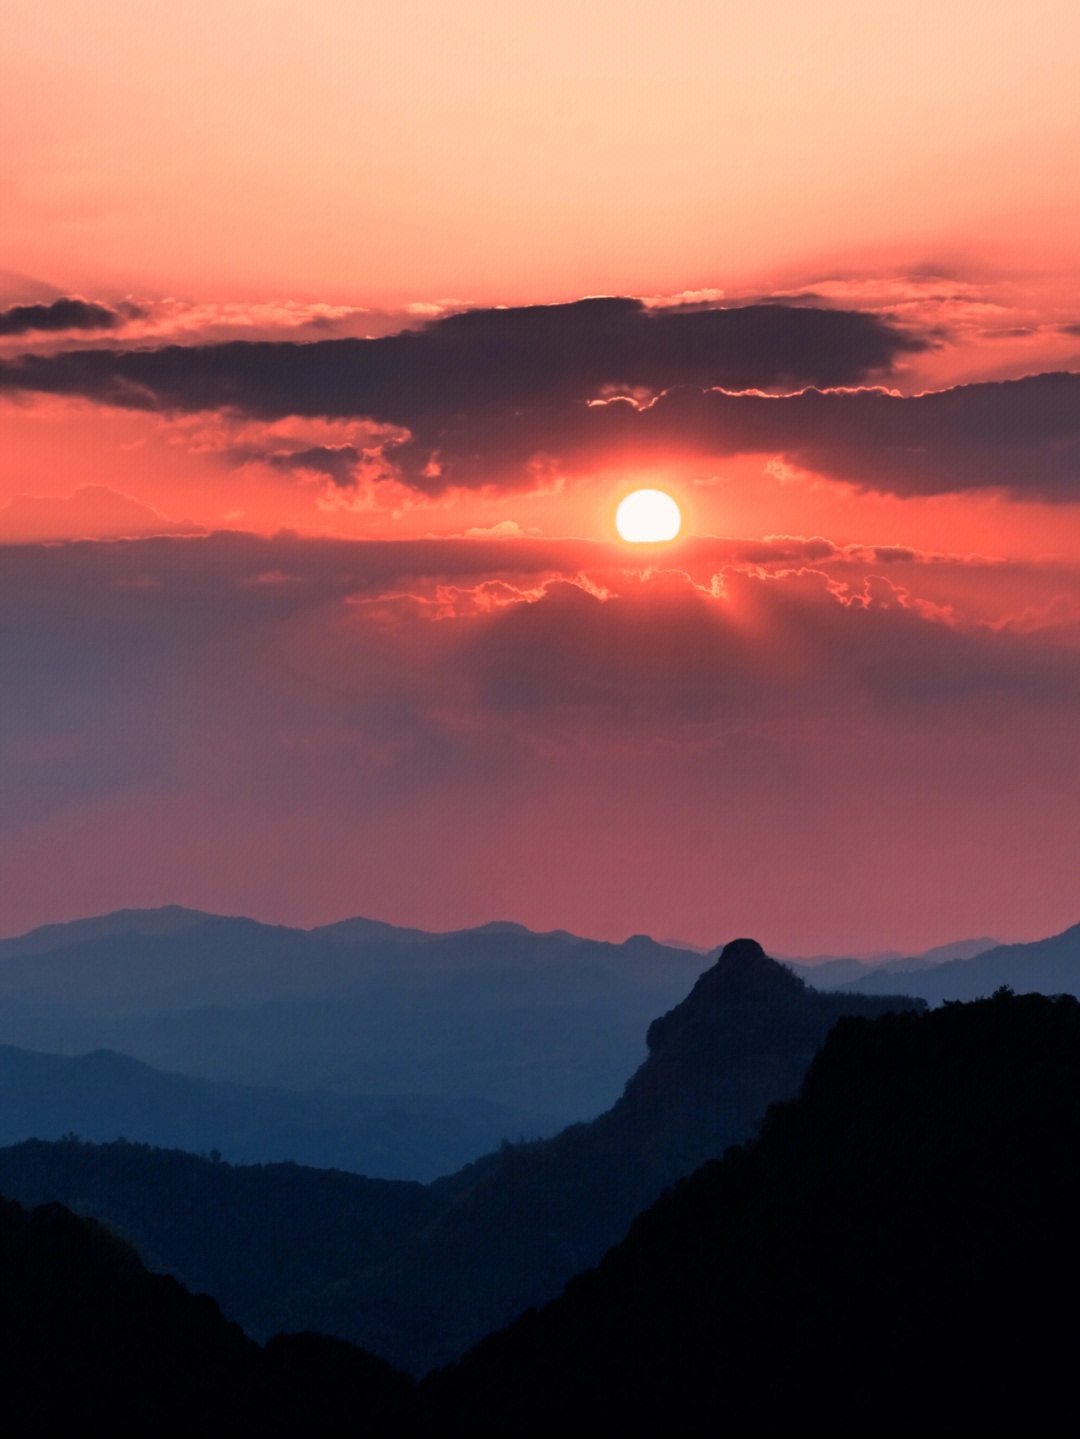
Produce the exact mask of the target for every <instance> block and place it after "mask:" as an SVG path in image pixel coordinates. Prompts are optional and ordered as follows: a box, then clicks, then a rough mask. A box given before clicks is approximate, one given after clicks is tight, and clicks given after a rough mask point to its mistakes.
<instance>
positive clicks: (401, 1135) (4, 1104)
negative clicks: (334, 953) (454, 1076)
mask: <svg viewBox="0 0 1080 1439" xmlns="http://www.w3.org/2000/svg"><path fill="white" fill-rule="evenodd" d="M556 1128H558V1125H556V1124H555V1123H554V1122H553V1121H550V1120H549V1121H544V1120H542V1119H540V1118H538V1117H537V1116H535V1115H532V1114H525V1113H523V1112H521V1111H517V1110H513V1109H510V1108H508V1107H507V1106H505V1105H500V1104H496V1103H494V1102H493V1101H491V1100H482V1099H477V1100H470V1099H439V1098H436V1097H434V1096H430V1095H389V1096H383V1095H353V1094H333V1093H326V1092H321V1093H320V1092H318V1091H299V1092H290V1091H287V1090H281V1089H268V1088H258V1087H255V1086H252V1085H242V1084H228V1083H225V1082H224V1081H220V1080H209V1079H192V1078H190V1077H189V1076H187V1075H182V1074H169V1073H165V1072H162V1071H161V1070H158V1069H154V1068H152V1067H151V1066H150V1065H147V1064H142V1063H141V1062H140V1061H139V1060H136V1059H131V1058H130V1057H129V1056H127V1055H123V1054H115V1053H113V1052H112V1051H111V1050H97V1051H95V1052H94V1053H92V1054H84V1055H76V1056H68V1055H59V1054H41V1053H38V1052H37V1051H32V1050H25V1049H16V1048H13V1047H12V1046H10V1045H0V1144H15V1143H17V1142H18V1141H20V1140H23V1139H60V1138H62V1137H64V1136H66V1135H69V1134H74V1135H77V1136H78V1137H79V1138H80V1139H85V1140H96V1141H98V1142H104V1141H109V1140H113V1139H116V1138H119V1137H123V1138H125V1139H129V1140H133V1141H137V1142H142V1143H148V1144H155V1145H158V1146H161V1147H163V1148H176V1149H187V1150H193V1151H194V1152H196V1153H203V1154H207V1153H210V1152H211V1151H216V1152H217V1153H218V1154H220V1155H221V1156H222V1157H223V1158H225V1159H227V1160H230V1161H231V1162H233V1163H238V1164H264V1163H272V1162H274V1161H281V1160H292V1161H294V1162H295V1163H298V1164H307V1165H312V1166H314V1167H317V1168H322V1169H351V1170H354V1171H356V1172H357V1173H360V1172H362V1173H364V1174H367V1175H369V1176H371V1177H372V1178H379V1179H419V1180H423V1181H425V1182H426V1181H428V1180H431V1179H435V1178H437V1177H438V1176H439V1175H443V1174H449V1173H452V1172H453V1171H454V1170H456V1169H460V1168H461V1166H462V1165H463V1164H466V1163H468V1162H469V1160H471V1159H473V1158H475V1156H476V1155H477V1154H483V1153H485V1152H486V1151H487V1150H490V1149H492V1148H494V1147H495V1146H496V1145H498V1144H499V1143H500V1142H501V1141H502V1140H504V1139H508V1138H515V1139H517V1138H521V1137H523V1136H527V1135H531V1136H533V1137H535V1136H536V1135H537V1134H538V1133H545V1132H550V1131H551V1130H553V1129H556Z"/></svg>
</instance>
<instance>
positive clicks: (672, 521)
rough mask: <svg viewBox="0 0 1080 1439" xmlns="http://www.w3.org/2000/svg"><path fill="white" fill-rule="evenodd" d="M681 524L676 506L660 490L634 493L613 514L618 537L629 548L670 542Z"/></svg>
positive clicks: (669, 497)
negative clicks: (624, 541)
mask: <svg viewBox="0 0 1080 1439" xmlns="http://www.w3.org/2000/svg"><path fill="white" fill-rule="evenodd" d="M681 525H682V515H681V514H680V513H679V507H678V505H677V504H676V503H675V501H674V500H673V499H672V498H671V496H670V495H666V494H665V493H664V491H663V490H635V491H634V492H633V494H630V495H627V496H626V498H625V499H624V500H622V501H621V502H620V504H619V508H618V509H617V510H616V511H615V528H616V529H617V530H618V532H619V538H620V539H623V540H626V541H627V543H628V544H631V545H655V544H659V543H661V542H663V541H664V540H673V539H674V538H675V536H676V535H677V534H678V533H679V529H680V527H681Z"/></svg>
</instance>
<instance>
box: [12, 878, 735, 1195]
mask: <svg viewBox="0 0 1080 1439" xmlns="http://www.w3.org/2000/svg"><path fill="white" fill-rule="evenodd" d="M706 963H707V961H706V960H705V959H704V958H703V957H702V956H701V955H700V954H698V953H690V952H686V951H681V950H677V949H671V948H668V947H665V946H663V945H658V944H656V943H655V942H654V941H653V940H651V939H648V938H647V937H645V936H634V937H632V938H630V939H628V940H627V941H626V942H625V943H623V944H608V943H601V942H599V941H594V940H588V939H580V938H578V937H576V936H574V935H570V934H566V933H564V932H561V931H556V932H554V933H551V934H533V933H531V932H530V931H529V930H526V929H524V928H522V927H521V926H519V925H513V924H500V923H496V924H491V925H485V926H482V927H480V928H478V929H474V930H465V931H461V932H457V933H450V934H435V935H432V934H426V933H424V932H422V931H418V930H406V929H395V928H394V927H392V926H390V925H385V924H381V923H379V922H376V921H372V920H365V919H352V920H345V921H342V922H340V923H337V924H332V925H326V926H323V927H321V928H319V929H314V930H298V929H289V928H285V927H283V926H277V925H264V924H259V923H257V922H255V921H254V920H249V919H243V918H227V917H220V916H213V915H206V914H201V913H199V912H197V911H192V910H185V909H181V908H178V907H171V908H167V909H161V910H149V911H145V910H144V911H138V910H136V911H122V912H120V913H117V914H113V915H105V916H101V917H99V918H95V919H91V920H84V921H77V922H74V923H72V924H66V925H50V926H47V927H45V928H44V929H39V930H35V931H32V932H31V933H29V934H26V935H22V936H19V937H18V938H15V939H8V940H4V941H0V1043H6V1044H9V1045H12V1046H16V1047H18V1048H21V1049H31V1050H38V1051H44V1052H47V1053H54V1054H66V1055H77V1054H83V1053H86V1052H88V1051H94V1050H99V1049H110V1050H114V1051H117V1052H118V1053H121V1054H124V1055H128V1056H130V1057H131V1058H134V1059H138V1060H141V1061H142V1062H143V1063H145V1064H149V1065H152V1066H154V1067H155V1068H159V1069H163V1070H166V1071H171V1072H174V1073H177V1074H184V1075H188V1076H191V1077H194V1078H202V1079H211V1080H218V1081H224V1082H229V1083H233V1084H246V1085H253V1086H258V1087H267V1086H269V1087H272V1088H276V1089H285V1090H290V1091H297V1090H321V1091H328V1092H334V1093H340V1094H353V1095H361V1096H365V1097H371V1096H386V1095H409V1096H413V1097H414V1099H415V1097H417V1096H423V1095H430V1096H434V1097H435V1098H436V1099H437V1100H438V1102H439V1103H440V1104H442V1103H443V1102H444V1101H446V1100H448V1099H451V1100H483V1101H487V1102H490V1103H494V1104H498V1105H502V1106H505V1107H507V1108H509V1109H511V1110H513V1111H515V1118H514V1123H513V1128H512V1129H510V1131H509V1133H510V1134H511V1135H517V1134H519V1133H526V1134H530V1133H531V1134H538V1133H543V1132H545V1130H550V1128H551V1126H552V1124H555V1125H556V1126H557V1125H559V1124H567V1123H570V1122H573V1121H575V1120H579V1119H586V1118H590V1117H592V1116H593V1115H596V1114H599V1113H600V1112H602V1111H603V1110H604V1109H606V1108H607V1107H608V1106H610V1105H611V1104H612V1103H613V1102H614V1101H615V1099H617V1098H618V1095H619V1092H620V1090H621V1088H622V1085H623V1083H624V1082H625V1080H626V1076H627V1075H628V1074H629V1073H631V1072H632V1070H633V1069H634V1068H635V1067H636V1065H638V1064H639V1063H640V1062H641V1060H642V1059H643V1058H644V1057H645V1046H644V1042H643V1036H644V1033H645V1029H646V1026H647V1025H648V1023H649V1021H650V1020H651V1019H652V1018H653V1017H654V1016H655V1015H656V1014H659V1013H662V1012H663V1011H664V1010H666V1009H668V1008H670V1007H671V1005H673V1004H674V1003H676V1002H677V1001H678V999H679V998H680V997H681V996H682V995H684V994H685V993H686V991H687V989H688V988H689V987H690V985H691V984H692V983H693V982H694V980H695V979H696V978H697V976H698V975H699V974H700V973H701V971H702V969H703V968H704V967H705V964H706ZM218 1147H221V1146H218ZM474 1152H480V1151H479V1150H477V1151H474ZM237 1157H240V1156H237ZM434 1164H435V1160H434V1159H432V1160H431V1161H430V1162H427V1163H426V1167H425V1168H424V1172H425V1173H431V1172H434V1168H433V1166H434Z"/></svg>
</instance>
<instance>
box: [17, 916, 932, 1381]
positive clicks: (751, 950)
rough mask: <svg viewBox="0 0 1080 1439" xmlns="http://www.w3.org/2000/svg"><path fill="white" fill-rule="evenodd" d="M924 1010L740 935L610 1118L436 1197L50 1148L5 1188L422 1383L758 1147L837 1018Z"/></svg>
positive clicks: (258, 1330)
mask: <svg viewBox="0 0 1080 1439" xmlns="http://www.w3.org/2000/svg"><path fill="white" fill-rule="evenodd" d="M646 943H647V942H646ZM632 946H633V942H632V941H631V942H629V943H628V945H627V948H628V949H632ZM911 1003H912V1001H909V1000H903V999H880V998H876V999H868V998H866V997H864V996H855V995H843V996H842V995H835V994H832V995H827V994H821V993H818V992H817V991H815V990H812V989H809V988H808V987H807V986H806V985H805V984H803V982H802V981H801V980H799V979H797V978H796V977H795V976H794V975H792V974H791V973H790V972H789V971H788V970H786V969H785V968H784V967H783V966H782V965H779V964H777V963H775V962H774V961H773V960H771V959H769V958H768V957H767V956H766V955H765V954H764V952H763V951H762V949H761V947H760V945H758V944H757V943H755V942H754V941H753V940H746V939H743V940H736V941H734V942H733V943H731V944H729V945H727V946H726V947H725V949H724V950H723V953H722V954H721V956H720V958H719V959H718V960H717V961H716V963H715V964H714V965H713V966H712V967H711V968H710V969H708V970H707V971H706V972H705V973H704V974H703V975H701V976H700V978H699V979H698V981H697V983H696V984H695V985H694V987H693V989H692V991H691V992H690V994H689V995H687V997H686V998H685V999H684V1000H682V1002H681V1003H680V1004H678V1005H677V1006H676V1007H675V1008H674V1009H672V1010H671V1011H670V1012H669V1013H668V1014H666V1015H664V1017H663V1018H661V1019H658V1020H656V1021H655V1022H654V1023H653V1024H652V1025H651V1026H650V1028H649V1032H648V1045H649V1056H648V1058H647V1059H646V1061H645V1063H644V1064H643V1065H642V1066H641V1067H640V1068H639V1069H638V1071H637V1072H636V1073H635V1074H634V1076H633V1077H632V1078H631V1080H630V1082H629V1083H628V1084H627V1086H626V1089H625V1091H624V1093H623V1096H622V1098H621V1099H620V1100H619V1101H618V1103H617V1104H615V1106H614V1107H613V1108H612V1109H610V1110H609V1111H608V1112H607V1113H606V1114H603V1115H601V1116H600V1117H599V1118H598V1119H596V1120H594V1121H592V1122H591V1123H588V1124H578V1125H574V1126H572V1127H571V1128H569V1129H567V1130H565V1131H564V1132H563V1133H562V1134H560V1135H558V1136H556V1137H555V1138H553V1139H551V1140H543V1141H539V1142H535V1143H527V1144H520V1145H508V1146H507V1147H506V1148H504V1149H503V1150H502V1151H500V1152H498V1153H495V1154H493V1155H490V1156H488V1157H487V1158H486V1159H483V1160H480V1161H478V1162H477V1163H475V1164H472V1165H470V1166H469V1167H468V1168H466V1169H464V1170H462V1171H461V1172H460V1173H458V1174H456V1175H453V1176H451V1177H450V1178H448V1179H445V1180H441V1181H438V1182H437V1183H435V1184H433V1185H429V1186H428V1187H426V1188H424V1187H421V1186H420V1185H417V1184H393V1183H388V1182H381V1181H378V1180H372V1179H363V1178H361V1177H360V1176H358V1175H352V1174H343V1173H340V1172H332V1171H322V1170H313V1169H303V1168H300V1167H299V1166H296V1165H267V1166H260V1167H248V1168H238V1167H233V1166H231V1165H227V1164H213V1163H210V1162H208V1161H206V1160H200V1159H197V1158H195V1157H193V1156H190V1155H186V1154H182V1153H178V1152H174V1151H163V1150H156V1149H151V1148H149V1147H148V1146H141V1145H140V1146H137V1145H130V1144H108V1145H89V1144H80V1143H74V1142H70V1143H53V1144H44V1143H40V1142H31V1143H25V1144H20V1145H18V1146H15V1147H14V1148H10V1149H6V1150H2V1151H0V1193H4V1194H7V1195H9V1196H10V1197H11V1198H14V1199H17V1200H19V1201H20V1202H22V1203H24V1204H41V1203H44V1202H49V1201H58V1202H61V1203H66V1204H77V1205H78V1206H79V1208H80V1209H82V1210H84V1211H88V1212H90V1213H92V1214H93V1215H94V1216H95V1217H97V1218H98V1219H100V1220H102V1221H104V1222H106V1223H108V1224H109V1225H110V1226H111V1227H112V1228H114V1229H116V1230H117V1231H118V1232H119V1233H121V1234H123V1235H125V1236H126V1237H127V1238H129V1239H130V1240H131V1241H132V1242H133V1243H134V1244H135V1245H136V1246H137V1248H138V1250H139V1252H140V1253H141V1254H142V1255H143V1256H144V1257H145V1258H146V1259H147V1261H148V1263H150V1264H151V1265H152V1267H153V1268H155V1269H164V1270H167V1271H168V1272H170V1273H172V1274H174V1275H176V1276H177V1277H178V1278H179V1279H181V1280H182V1281H183V1282H184V1283H186V1284H188V1285H189V1287H191V1288H193V1289H196V1290H200V1291H202V1290H205V1291H206V1292H207V1293H210V1294H212V1295H213V1296H214V1298H215V1299H216V1300H217V1301H218V1303H219V1304H220V1305H221V1306H222V1309H223V1310H224V1312H225V1313H226V1314H227V1315H228V1316H229V1317H230V1318H231V1319H235V1320H237V1321H238V1322H239V1323H240V1324H242V1325H243V1327H244V1329H245V1330H246V1331H247V1332H248V1333H250V1334H251V1335H252V1336H253V1337H255V1338H256V1339H260V1340H265V1339H268V1338H269V1337H270V1336H271V1335H273V1334H275V1333H278V1332H281V1331H285V1330H303V1329H314V1330H319V1331H321V1332H324V1333H328V1334H334V1335H336V1336H338V1337H340V1338H343V1339H347V1340H349V1341H351V1342H353V1343H357V1344H359V1345H361V1346H362V1347H363V1348H364V1349H366V1350H369V1351H370V1352H371V1353H375V1354H379V1355H380V1356H382V1357H383V1358H385V1359H386V1360H388V1361H389V1362H391V1363H393V1364H394V1365H395V1366H396V1367H398V1368H401V1369H405V1370H408V1371H409V1372H412V1373H414V1374H417V1375H420V1374H423V1373H425V1372H426V1371H427V1370H428V1369H431V1368H432V1367H434V1366H435V1365H438V1364H445V1363H447V1362H448V1361H450V1360H452V1359H455V1358H458V1357H459V1356H460V1355H462V1354H464V1353H465V1351H466V1350H467V1349H468V1348H469V1347H470V1346H471V1345H473V1344H475V1343H476V1342H477V1341H478V1340H479V1339H480V1338H482V1337H483V1335H484V1334H486V1333H488V1332H490V1331H491V1330H492V1329H495V1328H498V1327H499V1326H501V1325H503V1324H506V1323H508V1322H509V1321H510V1320H512V1319H514V1318H515V1317H516V1316H517V1315H518V1314H521V1313H522V1312H523V1311H524V1310H525V1309H527V1308H528V1307H529V1306H530V1305H538V1304H543V1303H544V1302H546V1301H547V1300H549V1299H552V1298H554V1297H555V1296H556V1295H557V1294H558V1293H559V1292H560V1290H561V1289H562V1287H563V1285H564V1284H565V1283H566V1282H567V1280H568V1279H570V1278H571V1276H572V1275H574V1274H576V1273H578V1272H579V1271H580V1270H582V1269H585V1268H587V1267H588V1266H589V1265H592V1264H595V1263H596V1262H597V1261H598V1260H599V1259H600V1258H601V1256H602V1255H603V1254H604V1253H605V1252H606V1251H607V1250H608V1249H609V1248H610V1247H611V1245H612V1244H614V1243H616V1242H617V1241H618V1240H619V1239H621V1238H622V1237H623V1235H624V1234H625V1233H626V1230H627V1228H628V1226H629V1225H630V1223H631V1221H632V1220H633V1219H634V1217H635V1216H636V1215H637V1214H639V1213H640V1212H641V1211H642V1210H643V1209H645V1208H646V1207H647V1206H648V1205H649V1204H651V1203H652V1202H653V1201H654V1200H655V1199H656V1198H657V1197H658V1196H659V1195H660V1194H661V1193H662V1192H663V1190H664V1189H665V1188H667V1186H668V1185H670V1184H672V1183H674V1182H675V1181H676V1180H677V1179H680V1178H682V1177H683V1176H685V1175H688V1174H690V1173H692V1172H693V1170H695V1169H696V1168H697V1167H698V1166H699V1165H700V1164H702V1163H703V1162H704V1161H705V1160H707V1159H713V1158H717V1157H719V1156H720V1155H721V1154H722V1153H723V1152H724V1150H725V1149H726V1148H727V1147H728V1146H729V1145H731V1144H734V1143H740V1142H742V1141H743V1140H746V1139H748V1138H749V1137H750V1136H751V1134H752V1133H753V1132H754V1128H755V1126H756V1125H757V1123H758V1122H759V1121H760V1119H761V1118H762V1116H763V1115H764V1113H765V1111H766V1109H767V1108H768V1106H769V1104H770V1103H771V1102H772V1101H774V1100H776V1099H780V1098H786V1097H790V1096H791V1095H793V1094H794V1093H795V1092H796V1090H797V1089H798V1086H799V1083H800V1081H801V1080H802V1077H803V1075H804V1074H805V1072H806V1068H807V1065H808V1064H809V1063H810V1060H811V1058H812V1056H813V1055H814V1053H815V1052H816V1051H817V1049H818V1048H819V1047H820V1045H821V1043H822V1041H823V1040H824V1038H825V1036H826V1034H827V1033H828V1031H829V1029H830V1028H831V1027H832V1025H833V1024H834V1023H835V1022H836V1020H837V1019H838V1018H840V1017H841V1016H842V1015H845V1014H847V1015H851V1014H857V1015H864V1016H873V1015H880V1014H883V1013H885V1012H887V1011H888V1010H890V1009H892V1008H895V1007H897V1006H900V1007H904V1006H909V1005H910V1004H911ZM268 1256H270V1259H269V1262H268Z"/></svg>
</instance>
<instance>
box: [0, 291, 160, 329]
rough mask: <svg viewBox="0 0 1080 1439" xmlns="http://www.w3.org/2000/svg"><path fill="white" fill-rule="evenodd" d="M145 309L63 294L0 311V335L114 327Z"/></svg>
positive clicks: (137, 316) (136, 316)
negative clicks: (116, 305) (115, 305)
mask: <svg viewBox="0 0 1080 1439" xmlns="http://www.w3.org/2000/svg"><path fill="white" fill-rule="evenodd" d="M142 313H143V311H142V310H141V309H140V308H139V307H138V306H137V305H132V304H130V303H125V304H124V305H122V306H120V307H119V308H118V309H115V310H113V309H110V308H109V307H108V306H107V305H97V304H94V303H93V302H92V301H89V300H80V299H76V298H70V297H66V296H65V297H64V298H62V299H59V300H53V301H52V302H51V303H49V304H41V305H12V306H11V307H10V309H7V310H0V335H28V334H32V333H34V332H35V331H36V332H40V333H42V334H46V333H48V334H52V333H55V332H57V331H61V330H115V329H117V328H118V327H119V326H121V325H123V324H125V323H126V322H127V321H128V320H132V319H138V318H139V317H140V316H141V315H142Z"/></svg>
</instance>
